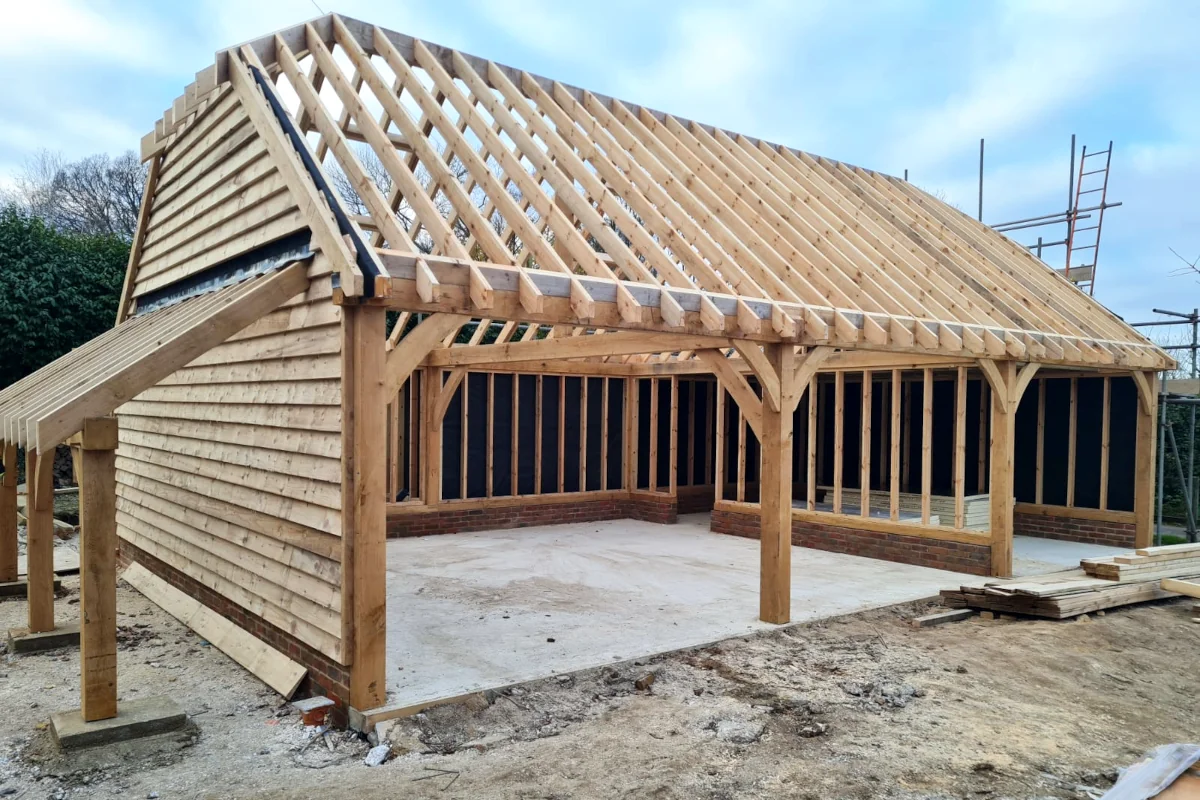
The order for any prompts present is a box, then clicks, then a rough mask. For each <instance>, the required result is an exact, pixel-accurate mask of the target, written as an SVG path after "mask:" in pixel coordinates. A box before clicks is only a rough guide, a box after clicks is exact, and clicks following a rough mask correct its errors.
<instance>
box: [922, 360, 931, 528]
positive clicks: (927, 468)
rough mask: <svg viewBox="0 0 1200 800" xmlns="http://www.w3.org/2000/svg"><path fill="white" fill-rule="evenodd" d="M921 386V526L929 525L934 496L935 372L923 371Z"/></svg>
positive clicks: (926, 369)
mask: <svg viewBox="0 0 1200 800" xmlns="http://www.w3.org/2000/svg"><path fill="white" fill-rule="evenodd" d="M922 376H923V380H922V384H921V524H922V525H928V524H929V512H930V507H929V506H930V496H931V495H932V494H933V370H931V369H929V368H928V367H927V368H925V369H924V370H923V371H922Z"/></svg>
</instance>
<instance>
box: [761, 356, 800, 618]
mask: <svg viewBox="0 0 1200 800" xmlns="http://www.w3.org/2000/svg"><path fill="white" fill-rule="evenodd" d="M763 350H764V352H765V355H766V357H767V360H768V362H769V363H770V368H771V370H772V372H774V377H775V378H776V379H778V381H779V398H780V402H779V408H776V407H774V406H772V404H771V403H769V402H764V403H763V404H762V406H763V408H762V410H763V438H762V454H763V469H762V473H761V475H760V477H759V481H760V483H759V486H760V488H761V491H760V493H759V505H760V511H761V514H762V521H761V533H762V535H761V539H760V542H759V544H760V585H759V612H758V615H759V618H760V619H762V620H763V622H773V623H776V624H782V623H785V622H787V621H789V620H790V619H791V598H792V412H793V411H794V410H795V394H796V392H795V387H794V386H793V383H794V382H795V368H794V360H795V348H793V347H792V345H790V344H769V345H767V346H766V347H764V348H763Z"/></svg>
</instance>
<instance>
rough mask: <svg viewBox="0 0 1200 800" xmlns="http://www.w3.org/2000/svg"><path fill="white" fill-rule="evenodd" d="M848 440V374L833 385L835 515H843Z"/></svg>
mask: <svg viewBox="0 0 1200 800" xmlns="http://www.w3.org/2000/svg"><path fill="white" fill-rule="evenodd" d="M845 438H846V373H844V372H838V373H836V374H835V375H834V383H833V513H835V514H840V513H842V472H843V470H842V458H843V450H844V441H843V440H844V439H845Z"/></svg>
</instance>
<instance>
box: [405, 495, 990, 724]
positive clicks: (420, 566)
mask: <svg viewBox="0 0 1200 800" xmlns="http://www.w3.org/2000/svg"><path fill="white" fill-rule="evenodd" d="M708 524H709V517H708V515H707V514H696V515H688V516H684V517H681V518H680V522H679V523H678V524H676V525H657V524H653V523H648V522H636V521H633V520H617V521H612V522H595V523H578V524H571V525H550V526H540V527H531V528H519V529H516V530H505V531H485V532H481V533H465V534H454V535H442V536H426V537H416V538H410V539H396V540H392V541H389V542H388V631H387V636H388V640H387V641H388V677H387V684H388V704H389V705H392V706H394V705H414V704H418V703H424V702H428V701H431V700H435V699H439V698H444V697H449V696H454V695H459V694H464V693H467V692H472V691H479V690H481V689H486V688H495V687H500V686H506V685H508V684H512V683H519V682H522V681H529V680H535V679H538V678H545V677H549V676H552V675H555V674H559V673H564V672H572V671H575V670H580V669H586V668H590V667H596V666H600V665H603V664H606V663H612V662H617V661H624V660H628V659H633V658H639V657H645V656H650V655H654V654H656V653H661V652H667V651H671V650H677V649H680V648H685V647H693V646H696V645H702V644H707V643H709V642H715V641H719V640H721V639H726V638H729V637H732V636H739V635H745V634H749V633H753V632H755V631H760V630H767V629H772V628H774V627H776V626H772V625H768V624H766V623H763V622H760V621H759V620H758V580H759V575H758V559H759V550H758V542H757V541H755V540H750V539H742V538H738V537H736V536H726V535H722V534H716V533H712V532H711V531H710V530H709V528H708ZM979 580H983V579H981V578H977V577H974V576H968V575H962V574H960V573H955V572H946V571H942V570H935V569H928V568H925V567H915V566H909V565H906V564H895V563H892V562H890V561H879V560H876V559H870V558H862V557H859V556H851V555H845V554H840V553H827V552H824V551H821V550H810V549H807V548H800V547H794V548H792V620H793V621H794V622H806V621H811V620H814V619H819V618H822V617H830V616H836V615H839V614H846V613H851V612H855V611H862V610H866V609H869V608H876V607H880V606H886V605H891V604H894V603H901V602H905V601H910V600H917V599H920V598H923V597H931V596H934V595H936V594H937V593H938V591H939V590H940V589H943V588H947V587H951V586H958V585H961V584H963V583H971V582H973V581H979Z"/></svg>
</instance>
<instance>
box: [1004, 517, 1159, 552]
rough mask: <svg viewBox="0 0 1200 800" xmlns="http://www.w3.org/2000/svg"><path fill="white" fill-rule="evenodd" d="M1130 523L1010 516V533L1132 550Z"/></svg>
mask: <svg viewBox="0 0 1200 800" xmlns="http://www.w3.org/2000/svg"><path fill="white" fill-rule="evenodd" d="M1135 528H1136V526H1135V525H1134V524H1133V523H1132V522H1110V521H1107V520H1097V519H1082V518H1080V517H1059V516H1054V517H1051V516H1047V515H1045V514H1022V513H1020V512H1016V513H1014V514H1013V533H1014V534H1015V535H1017V536H1036V537H1038V538H1040V539H1062V540H1064V541H1068V542H1083V543H1084V544H1103V545H1108V546H1110V547H1133V539H1134V530H1135Z"/></svg>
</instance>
